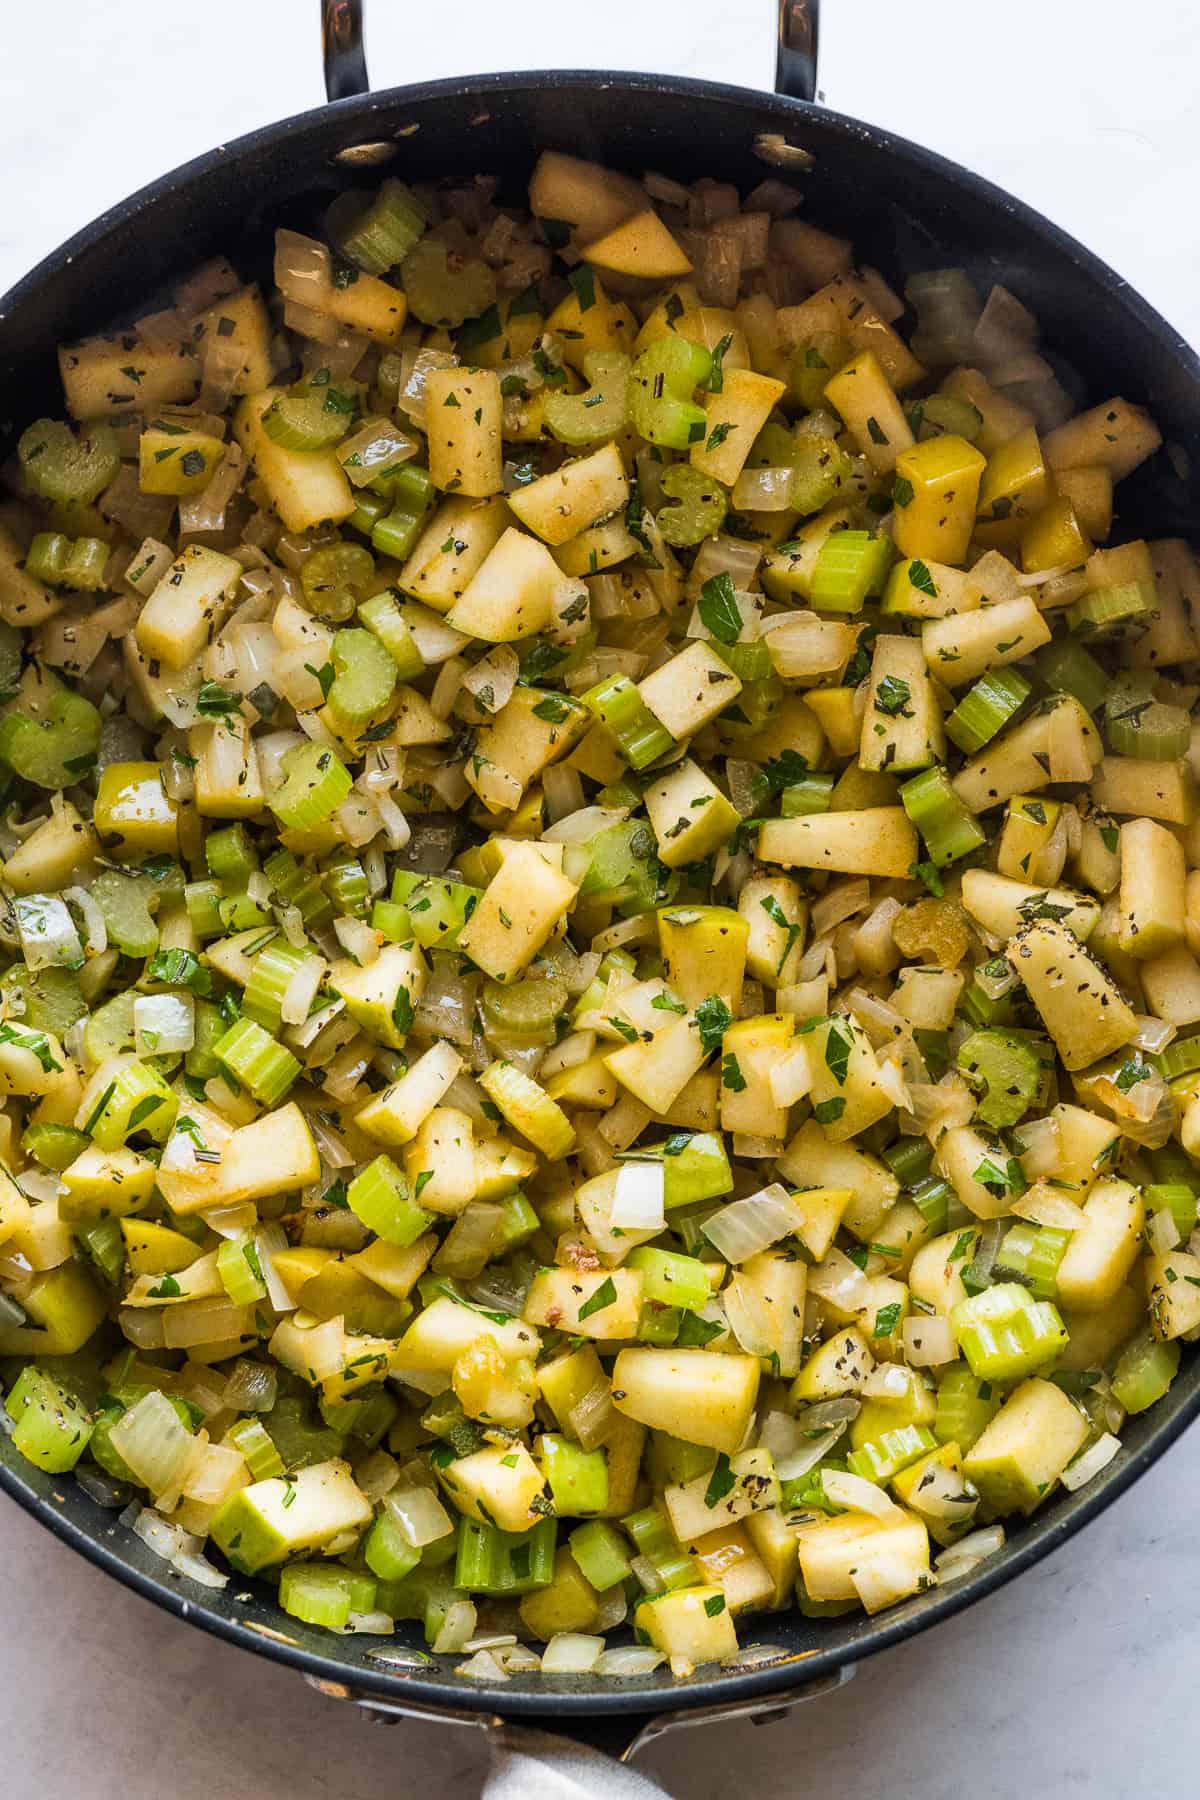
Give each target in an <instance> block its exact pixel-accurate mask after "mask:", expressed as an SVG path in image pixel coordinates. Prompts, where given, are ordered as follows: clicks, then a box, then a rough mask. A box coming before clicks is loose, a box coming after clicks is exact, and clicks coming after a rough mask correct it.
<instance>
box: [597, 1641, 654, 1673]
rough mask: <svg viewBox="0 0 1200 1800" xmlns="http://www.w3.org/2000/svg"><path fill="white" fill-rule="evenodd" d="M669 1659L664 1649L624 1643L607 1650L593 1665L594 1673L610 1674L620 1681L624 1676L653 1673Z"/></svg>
mask: <svg viewBox="0 0 1200 1800" xmlns="http://www.w3.org/2000/svg"><path fill="white" fill-rule="evenodd" d="M666 1660H667V1658H666V1655H665V1653H664V1652H663V1651H662V1650H648V1649H644V1648H643V1647H642V1645H640V1644H623V1645H621V1646H620V1647H619V1648H617V1649H616V1650H605V1651H604V1652H603V1653H602V1654H601V1655H600V1656H598V1657H597V1658H596V1661H595V1662H594V1663H593V1665H592V1674H593V1675H609V1676H611V1677H612V1678H613V1679H614V1680H617V1681H619V1680H620V1679H621V1677H622V1676H636V1675H652V1674H653V1673H654V1671H655V1669H658V1668H661V1666H662V1664H663V1663H665V1662H666Z"/></svg>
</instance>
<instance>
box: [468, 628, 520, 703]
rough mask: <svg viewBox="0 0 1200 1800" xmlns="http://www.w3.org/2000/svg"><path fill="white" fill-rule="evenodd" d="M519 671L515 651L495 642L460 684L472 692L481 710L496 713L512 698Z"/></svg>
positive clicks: (510, 647)
mask: <svg viewBox="0 0 1200 1800" xmlns="http://www.w3.org/2000/svg"><path fill="white" fill-rule="evenodd" d="M520 670H521V665H520V662H519V661H518V660H517V653H516V651H515V650H514V649H513V648H512V646H511V645H510V644H497V645H496V648H495V649H494V650H489V651H488V653H487V655H486V656H481V657H480V659H479V661H478V662H477V663H476V664H475V666H474V667H473V668H471V669H468V670H467V672H466V674H465V675H464V676H463V678H462V686H463V687H464V688H465V689H466V691H467V693H468V694H472V695H474V697H475V699H476V700H477V701H478V703H479V705H480V706H481V707H482V708H483V710H484V711H485V712H489V713H498V712H499V711H500V709H501V707H504V706H507V705H508V703H509V701H510V700H511V699H512V692H513V689H514V688H515V687H516V685H517V676H518V675H519V673H520Z"/></svg>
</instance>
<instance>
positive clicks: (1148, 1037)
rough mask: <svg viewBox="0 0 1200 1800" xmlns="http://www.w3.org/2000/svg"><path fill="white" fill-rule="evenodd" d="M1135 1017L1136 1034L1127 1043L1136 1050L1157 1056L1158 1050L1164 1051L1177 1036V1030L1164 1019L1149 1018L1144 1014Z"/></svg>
mask: <svg viewBox="0 0 1200 1800" xmlns="http://www.w3.org/2000/svg"><path fill="white" fill-rule="evenodd" d="M1136 1016H1137V1032H1136V1033H1135V1035H1134V1036H1133V1037H1132V1038H1130V1040H1129V1041H1130V1043H1131V1044H1132V1045H1134V1046H1136V1048H1137V1049H1139V1050H1147V1051H1149V1053H1150V1055H1151V1056H1157V1054H1158V1052H1159V1051H1160V1050H1165V1049H1166V1047H1167V1045H1168V1044H1169V1043H1171V1042H1173V1040H1174V1039H1175V1037H1176V1036H1177V1035H1178V1028H1177V1027H1176V1026H1174V1025H1172V1024H1170V1023H1169V1022H1168V1021H1167V1020H1166V1019H1155V1018H1151V1017H1150V1016H1149V1015H1147V1014H1146V1013H1138V1014H1137V1015H1136Z"/></svg>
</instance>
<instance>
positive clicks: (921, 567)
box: [908, 557, 957, 661]
mask: <svg viewBox="0 0 1200 1800" xmlns="http://www.w3.org/2000/svg"><path fill="white" fill-rule="evenodd" d="M908 585H909V586H910V587H915V588H916V590H917V592H918V593H919V594H928V595H929V597H930V599H931V600H936V599H937V584H936V582H935V581H934V579H933V576H932V575H931V574H930V573H929V566H928V564H927V563H923V562H922V561H921V559H920V558H919V557H914V558H913V560H912V562H910V563H909V565H908ZM955 660H956V661H957V658H956V659H955Z"/></svg>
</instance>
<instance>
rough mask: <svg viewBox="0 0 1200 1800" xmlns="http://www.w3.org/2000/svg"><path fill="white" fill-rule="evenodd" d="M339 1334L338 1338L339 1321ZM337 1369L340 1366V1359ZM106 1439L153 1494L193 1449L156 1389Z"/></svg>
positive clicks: (175, 1474)
mask: <svg viewBox="0 0 1200 1800" xmlns="http://www.w3.org/2000/svg"><path fill="white" fill-rule="evenodd" d="M338 1334H339V1338H340V1335H341V1326H340V1321H339V1326H338ZM338 1366H339V1367H340V1366H341V1365H340V1359H339V1363H338ZM333 1372H334V1371H333V1369H330V1370H329V1374H333ZM322 1379H324V1377H322ZM109 1438H110V1442H111V1443H112V1447H113V1449H114V1450H115V1451H116V1452H117V1455H118V1456H120V1457H122V1458H123V1459H124V1461H125V1462H126V1463H127V1464H128V1465H129V1468H130V1469H131V1470H132V1472H133V1475H134V1478H135V1479H136V1480H137V1481H139V1482H140V1483H141V1484H142V1486H143V1487H147V1488H149V1490H150V1492H151V1493H152V1494H164V1493H166V1491H167V1490H168V1488H170V1487H172V1486H173V1485H174V1484H175V1482H176V1481H177V1480H178V1479H179V1476H180V1475H181V1474H182V1472H183V1468H184V1465H185V1464H186V1462H187V1459H188V1457H189V1455H190V1454H191V1448H192V1434H191V1432H190V1431H189V1430H188V1429H187V1427H186V1426H185V1425H184V1424H183V1423H182V1422H181V1420H180V1418H179V1415H178V1413H177V1412H176V1411H175V1408H174V1407H173V1406H172V1405H171V1402H170V1401H169V1400H168V1399H167V1397H166V1395H165V1394H160V1393H159V1391H158V1389H157V1388H154V1389H152V1390H151V1392H150V1393H148V1394H143V1395H142V1397H141V1399H140V1400H135V1401H134V1403H133V1405H132V1406H131V1407H130V1408H129V1409H128V1411H127V1412H124V1413H122V1415H121V1417H120V1418H119V1419H118V1420H117V1422H116V1424H115V1425H114V1426H113V1428H112V1431H111V1432H110V1434H109ZM196 1547H197V1548H198V1546H196Z"/></svg>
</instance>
